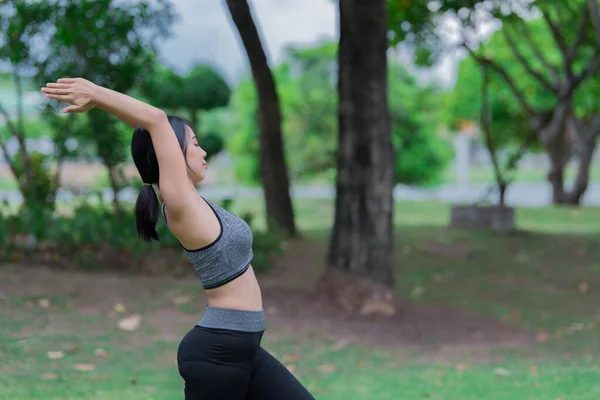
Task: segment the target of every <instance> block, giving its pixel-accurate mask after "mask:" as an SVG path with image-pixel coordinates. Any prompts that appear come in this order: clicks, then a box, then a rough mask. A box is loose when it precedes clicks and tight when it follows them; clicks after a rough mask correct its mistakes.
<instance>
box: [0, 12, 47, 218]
mask: <svg viewBox="0 0 600 400" xmlns="http://www.w3.org/2000/svg"><path fill="white" fill-rule="evenodd" d="M50 17H51V6H50V5H48V4H46V2H43V1H24V0H14V1H12V2H8V3H4V4H3V3H0V61H2V62H4V63H7V64H8V66H9V68H10V71H11V77H12V80H13V83H14V87H15V91H16V96H17V105H16V113H15V114H16V115H11V113H10V112H9V110H8V109H7V108H6V107H5V106H4V105H3V104H2V103H1V102H0V116H2V118H3V119H4V123H5V124H6V128H7V129H6V131H7V132H6V133H4V132H3V133H1V134H0V150H1V151H2V152H3V153H4V156H5V159H6V161H7V163H8V165H9V167H10V169H11V172H12V173H13V175H14V177H15V179H16V181H17V183H18V187H19V191H20V192H21V195H22V196H23V208H24V209H25V210H28V211H35V212H38V211H39V212H44V211H45V210H48V209H50V210H51V209H52V207H53V205H54V201H53V198H52V197H53V196H52V194H53V193H54V192H55V190H53V187H52V186H53V181H54V178H53V176H52V174H50V173H49V172H48V171H46V170H45V168H44V163H45V157H44V155H42V154H40V153H33V154H32V153H31V152H29V151H28V146H27V141H26V139H27V137H28V136H29V134H28V126H27V124H26V121H25V120H26V115H25V112H24V107H23V95H24V92H25V91H26V90H28V89H29V87H28V86H29V85H28V84H27V83H29V82H30V80H29V79H28V80H27V83H26V82H24V80H25V79H26V78H30V73H28V72H29V71H30V70H31V69H32V68H33V67H34V62H35V57H36V52H35V50H34V49H33V48H32V44H33V43H34V42H35V40H36V39H37V40H39V39H40V38H41V37H43V32H44V31H45V30H46V29H47V27H48V26H49V25H50V24H51V20H50ZM26 85H27V87H26ZM10 138H14V139H15V140H16V142H17V144H18V150H17V153H16V154H15V155H11V154H9V152H8V150H7V142H8V140H9V139H10ZM38 216H39V215H38ZM40 218H41V216H40Z"/></svg>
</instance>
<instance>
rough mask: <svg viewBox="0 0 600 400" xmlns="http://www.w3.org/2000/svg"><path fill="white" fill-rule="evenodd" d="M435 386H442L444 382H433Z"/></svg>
mask: <svg viewBox="0 0 600 400" xmlns="http://www.w3.org/2000/svg"><path fill="white" fill-rule="evenodd" d="M433 384H434V385H435V386H442V382H440V381H433Z"/></svg>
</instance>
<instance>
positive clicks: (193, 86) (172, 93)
mask: <svg viewBox="0 0 600 400" xmlns="http://www.w3.org/2000/svg"><path fill="white" fill-rule="evenodd" d="M140 92H141V94H142V96H144V97H146V98H148V100H149V101H150V103H152V104H154V105H155V106H157V107H161V108H164V109H166V110H171V111H176V110H185V111H187V113H188V114H189V115H190V123H191V125H192V127H193V129H194V131H195V132H196V134H197V135H198V141H199V143H200V144H201V145H202V148H203V149H204V150H205V151H206V153H207V156H206V159H207V160H209V159H210V158H212V157H214V156H215V155H217V154H218V153H219V152H221V150H222V149H223V147H224V143H223V138H222V133H220V132H214V131H213V130H211V131H206V132H205V131H203V130H202V129H201V127H200V125H201V124H200V119H199V113H200V112H208V111H211V110H214V109H217V108H222V107H225V106H227V105H228V104H229V99H230V97H231V91H230V88H229V85H228V84H227V82H225V79H224V78H223V77H222V76H221V74H219V73H218V72H217V71H216V70H215V69H214V68H212V67H210V66H208V65H200V64H199V65H196V66H194V67H193V68H192V70H191V71H190V72H189V74H188V75H186V76H181V75H179V74H178V73H177V72H175V71H173V70H172V69H170V68H167V67H165V66H163V65H161V64H159V63H156V64H155V65H154V67H153V68H152V71H151V72H150V73H149V74H148V75H147V76H146V78H145V79H144V80H143V82H142V84H141V85H140Z"/></svg>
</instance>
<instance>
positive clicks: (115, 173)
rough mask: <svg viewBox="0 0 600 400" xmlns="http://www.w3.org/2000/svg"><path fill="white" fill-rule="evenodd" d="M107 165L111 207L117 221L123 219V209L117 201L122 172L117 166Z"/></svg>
mask: <svg viewBox="0 0 600 400" xmlns="http://www.w3.org/2000/svg"><path fill="white" fill-rule="evenodd" d="M107 167H108V179H109V181H110V188H111V189H112V191H113V199H112V200H113V207H114V211H115V217H116V218H117V221H122V220H123V210H122V209H121V204H120V203H119V192H120V191H121V183H120V182H122V181H123V174H122V173H121V171H119V168H118V167H117V166H107Z"/></svg>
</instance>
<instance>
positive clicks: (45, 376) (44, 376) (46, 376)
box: [42, 372, 58, 381]
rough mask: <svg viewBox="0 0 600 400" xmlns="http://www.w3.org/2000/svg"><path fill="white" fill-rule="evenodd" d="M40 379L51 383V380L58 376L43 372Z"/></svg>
mask: <svg viewBox="0 0 600 400" xmlns="http://www.w3.org/2000/svg"><path fill="white" fill-rule="evenodd" d="M42 379H46V380H48V381H52V380H55V379H58V375H56V374H55V373H54V372H45V373H43V374H42Z"/></svg>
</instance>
